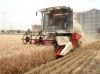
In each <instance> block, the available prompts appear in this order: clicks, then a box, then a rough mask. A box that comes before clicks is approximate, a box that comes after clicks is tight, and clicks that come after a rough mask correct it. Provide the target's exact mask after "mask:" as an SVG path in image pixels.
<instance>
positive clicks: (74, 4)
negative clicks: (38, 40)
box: [0, 0, 100, 30]
mask: <svg viewBox="0 0 100 74" xmlns="http://www.w3.org/2000/svg"><path fill="white" fill-rule="evenodd" d="M99 3H100V0H0V30H2V29H4V30H10V29H16V30H27V29H28V28H30V29H31V26H32V25H33V24H39V25H40V24H41V16H40V14H39V15H38V16H36V14H35V13H36V11H38V10H40V9H42V8H47V7H52V6H69V7H71V8H72V9H73V11H74V12H79V11H87V10H90V9H93V8H96V9H100V4H99Z"/></svg>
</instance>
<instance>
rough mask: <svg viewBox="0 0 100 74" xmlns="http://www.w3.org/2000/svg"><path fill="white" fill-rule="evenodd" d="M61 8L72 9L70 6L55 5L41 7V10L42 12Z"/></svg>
mask: <svg viewBox="0 0 100 74" xmlns="http://www.w3.org/2000/svg"><path fill="white" fill-rule="evenodd" d="M60 9H65V10H67V9H68V10H71V11H72V9H71V8H70V7H66V6H55V7H49V8H44V9H41V10H40V11H41V12H48V11H52V10H60Z"/></svg>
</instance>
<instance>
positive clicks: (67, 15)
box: [22, 6, 82, 57]
mask: <svg viewBox="0 0 100 74" xmlns="http://www.w3.org/2000/svg"><path fill="white" fill-rule="evenodd" d="M40 12H41V13H42V30H41V31H40V32H39V33H38V35H37V37H36V39H33V38H32V35H31V34H30V32H29V31H28V32H26V34H25V35H24V36H23V38H22V40H23V42H24V41H26V42H28V41H29V42H30V43H32V44H44V45H47V44H52V45H54V49H55V55H56V57H60V56H64V55H66V54H67V53H68V52H69V51H70V50H72V49H73V48H76V47H79V46H80V45H81V44H82V42H81V37H82V29H81V26H80V25H79V24H78V22H77V19H76V16H75V15H74V14H73V10H72V9H71V8H70V7H66V6H57V7H50V8H45V9H41V10H40ZM27 35H30V37H28V36H27Z"/></svg>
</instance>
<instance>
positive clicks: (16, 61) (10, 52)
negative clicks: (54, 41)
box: [0, 35, 55, 74]
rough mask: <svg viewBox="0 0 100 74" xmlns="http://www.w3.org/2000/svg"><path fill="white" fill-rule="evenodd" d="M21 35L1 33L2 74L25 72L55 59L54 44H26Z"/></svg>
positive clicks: (0, 59) (0, 60)
mask: <svg viewBox="0 0 100 74" xmlns="http://www.w3.org/2000/svg"><path fill="white" fill-rule="evenodd" d="M21 38H22V36H21V35H0V74H23V73H24V72H26V71H29V70H30V69H32V68H34V67H37V66H39V65H41V64H45V63H47V62H50V61H52V60H54V59H55V57H54V51H53V46H50V45H49V46H37V45H33V44H32V45H24V44H23V43H22V41H21Z"/></svg>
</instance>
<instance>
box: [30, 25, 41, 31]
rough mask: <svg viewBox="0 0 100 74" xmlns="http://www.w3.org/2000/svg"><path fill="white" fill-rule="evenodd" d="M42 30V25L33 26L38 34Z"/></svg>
mask: <svg viewBox="0 0 100 74" xmlns="http://www.w3.org/2000/svg"><path fill="white" fill-rule="evenodd" d="M41 29H42V25H36V24H34V25H32V31H34V32H37V31H39V30H41Z"/></svg>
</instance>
